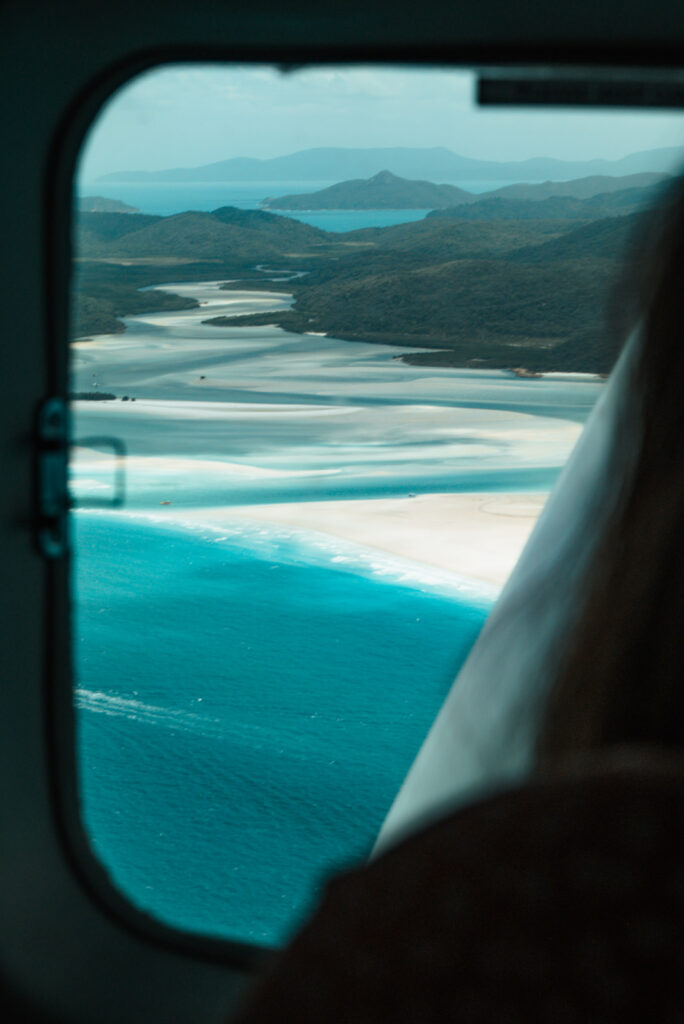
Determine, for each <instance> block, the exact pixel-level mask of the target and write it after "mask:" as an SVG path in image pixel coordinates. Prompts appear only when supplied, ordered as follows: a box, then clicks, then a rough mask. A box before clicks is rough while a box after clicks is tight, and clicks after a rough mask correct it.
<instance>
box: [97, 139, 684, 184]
mask: <svg viewBox="0 0 684 1024" xmlns="http://www.w3.org/2000/svg"><path fill="white" fill-rule="evenodd" d="M683 161H684V151H683V150H681V149H679V148H676V147H669V148H666V149H653V150H644V151H641V152H638V153H630V154H628V155H627V156H624V157H621V158H620V159H618V160H603V159H595V160H556V159H554V158H551V157H533V158H532V159H529V160H515V161H495V160H476V159H473V158H472V157H466V156H460V155H459V154H458V153H454V152H453V151H452V150H450V149H446V148H445V147H444V146H437V147H433V148H429V149H427V148H426V149H412V148H408V147H385V148H376V149H345V148H339V147H338V148H333V147H319V148H316V149H304V150H300V151H299V152H297V153H290V154H288V155H287V156H279V157H274V158H272V159H270V160H260V159H256V158H254V157H234V158H232V159H230V160H220V161H218V162H217V163H211V164H204V165H202V166H200V167H174V168H170V169H168V170H159V171H115V172H114V173H112V174H105V175H103V176H102V177H101V178H99V179H98V180H99V181H120V182H125V181H129V182H132V181H148V182H149V181H178V182H201V181H312V182H314V181H321V182H322V181H336V180H337V181H341V180H345V179H350V178H370V177H372V176H373V175H375V174H378V173H379V172H380V171H381V170H382V169H383V168H387V169H388V170H389V171H391V173H392V174H396V175H399V176H401V177H404V178H421V179H424V180H427V181H435V180H437V181H442V182H458V181H468V180H473V181H475V180H480V181H497V180H508V181H510V180H517V181H521V182H522V181H534V180H540V179H547V178H548V179H551V180H555V181H561V180H563V179H564V178H566V179H567V178H581V177H585V176H587V175H592V174H611V175H624V174H635V173H639V172H642V171H665V172H672V173H674V172H676V171H677V170H678V169H679V165H680V164H681V163H682V162H683Z"/></svg>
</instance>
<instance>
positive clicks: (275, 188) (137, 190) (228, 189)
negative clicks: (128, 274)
mask: <svg viewBox="0 0 684 1024" xmlns="http://www.w3.org/2000/svg"><path fill="white" fill-rule="evenodd" d="M333 184H335V183H334V182H332V181H307V182H303V183H302V182H300V181H267V182H263V181H262V182H253V183H250V182H244V181H237V182H236V181H209V182H206V181H202V182H176V181H173V182H158V181H155V182H111V181H109V182H105V181H95V182H92V183H83V184H81V185H80V186H79V188H78V192H79V194H80V195H97V196H105V197H106V198H107V199H120V200H121V201H122V202H124V203H128V204H129V206H135V207H136V208H137V209H138V210H140V212H141V213H153V214H157V215H159V216H162V217H168V216H170V215H171V214H173V213H183V212H184V211H185V210H203V211H205V212H208V211H210V210H216V209H218V207H219V206H237V207H239V208H240V209H256V208H258V207H259V205H260V203H261V202H263V200H264V199H266V198H267V197H273V196H283V195H292V194H301V193H302V192H317V191H319V190H320V189H323V188H327V187H328V186H329V185H333ZM447 184H455V185H458V186H459V188H464V189H466V191H468V192H477V193H480V192H488V191H490V190H492V189H497V188H502V187H503V186H504V185H512V184H514V182H512V181H458V182H451V183H447ZM273 212H274V213H276V212H278V213H281V215H282V216H284V217H295V218H296V219H297V220H302V221H304V222H305V223H307V224H312V225H313V226H314V227H317V228H323V230H325V231H354V230H356V229H357V228H367V227H389V226H390V225H392V224H404V223H408V222H409V221H413V220H422V218H423V217H424V216H425V214H426V213H427V212H428V211H427V210H304V211H301V212H300V211H295V210H292V211H284V210H283V211H273Z"/></svg>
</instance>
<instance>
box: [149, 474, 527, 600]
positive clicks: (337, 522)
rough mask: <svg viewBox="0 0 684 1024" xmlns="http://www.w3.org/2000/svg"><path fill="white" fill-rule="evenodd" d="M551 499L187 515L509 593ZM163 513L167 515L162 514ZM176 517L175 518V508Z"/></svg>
mask: <svg viewBox="0 0 684 1024" xmlns="http://www.w3.org/2000/svg"><path fill="white" fill-rule="evenodd" d="M546 497H547V495H546V494H535V493H529V494H527V493H525V494H500V493H489V494H486V493H481V494H472V493H469V494H420V495H416V497H413V498H377V499H370V500H369V499H359V500H350V501H309V502H291V503H282V504H274V505H251V506H250V505H247V506H242V507H236V508H203V509H191V510H183V513H182V516H183V519H190V520H192V519H196V520H201V521H202V522H205V523H212V524H215V525H221V524H226V523H228V522H230V523H234V522H235V521H236V520H237V521H240V520H243V521H244V520H247V521H249V522H251V523H254V522H257V523H258V522H263V523H273V524H277V525H279V526H288V527H293V528H295V529H297V530H305V531H315V532H316V533H323V534H328V535H332V536H334V537H339V538H341V539H343V540H346V541H351V542H352V543H354V544H360V545H362V546H364V547H368V548H375V549H377V550H380V551H384V552H388V553H390V554H393V555H398V556H400V557H401V558H408V559H410V560H411V561H414V562H421V563H423V564H425V565H430V566H434V567H435V568H439V569H442V570H445V571H447V572H453V573H456V574H457V575H459V576H466V577H469V578H471V579H474V580H481V581H483V582H486V583H491V584H494V585H495V586H502V585H503V584H504V583H505V581H506V579H507V578H508V575H509V574H510V572H511V570H512V568H513V566H514V565H515V563H516V561H517V559H518V557H519V555H520V553H521V551H522V549H523V547H524V546H525V543H526V541H527V538H528V537H529V535H530V533H531V532H532V528H533V527H534V524H535V522H536V520H537V517H538V516H539V513H540V512H541V510H542V508H543V507H544V502H545V500H546ZM160 511H161V510H160ZM168 511H169V517H170V518H171V517H172V516H173V514H174V513H173V511H172V508H169V510H168Z"/></svg>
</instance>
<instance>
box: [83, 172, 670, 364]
mask: <svg viewBox="0 0 684 1024" xmlns="http://www.w3.org/2000/svg"><path fill="white" fill-rule="evenodd" d="M661 179H662V176H658V178H657V180H656V181H651V182H650V183H649V182H646V183H644V182H642V183H640V184H638V185H632V186H631V187H624V186H625V179H624V178H623V179H619V178H617V179H611V185H612V186H613V187H611V188H610V189H604V191H598V192H592V191H591V190H592V188H599V189H600V188H601V187H602V186H603V185H604V184H605V180H604V181H601V179H597V182H598V184H596V183H595V184H594V185H593V186H587V184H586V182H587V179H584V184H579V183H572V182H571V183H569V185H570V186H571V189H570V191H568V192H567V193H566V194H565V195H559V194H558V193H556V192H555V191H554V189H553V188H551V189H549V188H548V187H547V186H545V185H540V186H513V188H514V189H523V190H524V191H523V193H522V195H521V194H520V193H518V194H511V191H510V190H508V191H507V190H506V189H503V190H499V195H498V196H497V195H490V196H489V197H486V198H478V197H475V199H474V200H473V201H469V202H467V203H460V204H458V205H456V206H453V207H450V208H448V209H445V210H436V211H435V212H434V213H432V214H430V215H429V216H427V217H426V218H425V219H424V220H420V221H415V222H412V223H409V224H399V225H395V226H393V227H386V228H366V229H364V230H360V231H352V232H347V233H344V234H340V233H332V232H325V231H321V230H319V229H317V228H314V227H311V226H310V225H308V224H304V223H301V222H299V221H297V220H294V219H292V218H288V217H285V216H278V215H276V214H272V213H268V212H266V211H263V210H239V209H236V208H234V207H223V208H221V209H219V210H215V211H214V212H213V213H196V212H188V213H183V214H177V215H174V216H171V217H156V216H149V215H143V214H135V213H126V214H122V213H106V212H105V213H81V214H79V216H78V221H77V255H76V260H75V289H74V315H73V330H72V334H73V336H74V337H84V336H90V335H92V334H95V333H107V332H112V331H117V330H123V329H124V325H123V324H122V322H121V319H120V318H121V317H122V316H125V315H127V314H135V313H143V312H153V311H155V310H160V309H183V308H190V307H192V306H194V305H195V303H194V302H193V301H192V300H189V299H184V298H180V297H179V296H176V295H173V294H171V293H170V292H167V291H140V289H141V288H145V287H149V286H152V285H159V284H163V283H165V282H168V281H170V280H171V281H172V280H174V279H175V280H183V281H192V280H197V281H200V280H225V281H226V284H225V285H224V286H223V287H225V288H240V289H244V288H246V287H247V288H249V287H256V288H262V289H263V288H267V289H268V290H280V291H284V292H288V293H291V294H292V295H293V296H294V300H295V301H294V304H293V306H292V307H291V308H290V309H287V310H284V311H280V312H276V313H273V312H272V313H268V314H265V315H258V316H250V317H229V318H227V317H221V318H217V319H214V320H208V321H206V322H208V323H216V324H217V325H218V326H225V325H258V324H259V323H266V322H267V323H276V324H279V325H281V326H282V327H283V328H285V329H287V330H289V331H295V332H300V333H309V332H316V333H319V334H323V333H327V334H331V335H334V336H335V337H338V338H342V339H348V340H352V341H367V342H375V343H379V344H391V345H398V346H403V347H406V348H407V349H411V350H412V351H410V352H407V354H406V356H404V357H403V358H405V359H406V360H407V361H409V362H411V363H419V364H425V365H433V366H471V367H481V368H520V367H523V368H525V369H527V370H528V371H530V372H542V371H549V370H566V371H583V372H592V373H606V372H608V371H609V370H610V368H611V365H612V363H613V361H614V358H615V354H616V351H617V347H618V339H619V334H620V331H619V330H618V329H614V328H615V327H616V325H615V324H613V323H612V319H611V312H610V309H609V308H608V307H609V297H610V294H611V289H612V285H613V282H614V281H615V280H616V278H617V277H618V276H619V273H620V268H621V263H622V261H623V258H624V253H625V250H626V247H627V248H628V246H629V240H630V237H631V236H632V235H633V233H634V231H635V229H636V228H637V225H638V223H639V219H640V217H641V216H643V214H642V210H643V208H644V207H645V206H646V205H647V204H648V203H650V202H652V201H653V200H654V199H655V198H657V194H658V190H659V189H660V188H661V187H662V183H661ZM566 184H567V183H566ZM573 188H574V194H573V191H572V189H573ZM535 189H537V190H538V191H537V192H535V191H534V190H535ZM587 191H588V192H589V194H588V195H587V194H586V192H587ZM478 211H479V212H478ZM258 268H262V269H258ZM263 268H272V271H270V272H268V273H267V274H265V273H264V271H263ZM280 270H282V271H303V272H304V273H303V274H302V276H300V277H297V278H290V277H288V276H287V275H286V274H283V275H278V274H277V273H276V271H280ZM274 277H275V278H278V277H280V279H279V280H270V279H269V278H274ZM624 301H625V300H624V297H623V298H622V299H621V303H622V305H623V310H622V312H623V314H624ZM621 323H622V321H620V324H618V325H617V326H618V327H619V326H621ZM420 350H422V351H420Z"/></svg>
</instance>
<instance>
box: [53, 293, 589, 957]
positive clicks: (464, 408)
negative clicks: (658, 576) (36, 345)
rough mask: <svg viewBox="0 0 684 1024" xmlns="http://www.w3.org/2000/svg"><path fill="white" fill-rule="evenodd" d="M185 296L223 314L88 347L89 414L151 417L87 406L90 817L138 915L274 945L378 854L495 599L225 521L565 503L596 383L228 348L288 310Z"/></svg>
mask: <svg viewBox="0 0 684 1024" xmlns="http://www.w3.org/2000/svg"><path fill="white" fill-rule="evenodd" d="M173 289H174V290H177V291H182V293H183V294H192V295H194V296H195V297H197V298H198V299H199V301H201V302H202V303H203V304H204V305H203V306H202V307H201V309H200V310H191V311H186V312H181V313H174V314H164V315H161V314H153V315H150V316H146V317H136V318H130V319H129V321H128V330H127V332H126V333H125V334H124V335H116V336H103V337H100V338H98V339H96V340H95V341H94V342H88V343H80V344H77V345H76V346H75V347H74V378H75V379H74V387H75V389H77V390H88V389H89V388H90V387H92V386H93V385H94V384H95V383H97V386H98V387H99V388H100V389H101V390H104V391H113V392H114V393H115V394H117V395H119V396H121V395H123V394H128V395H129V397H135V398H136V401H135V402H130V401H129V402H125V403H124V402H121V401H116V402H97V403H94V402H77V403H75V409H74V434H75V438H76V440H77V441H78V440H81V442H82V447H81V448H80V449H79V450H78V455H77V458H76V459H75V461H74V464H73V467H72V468H73V477H74V490H75V492H76V494H77V496H78V498H79V501H80V503H81V505H82V506H85V507H83V508H81V510H79V511H77V512H76V513H75V514H74V516H73V517H72V530H73V539H74V547H75V577H74V603H75V612H76V624H77V633H76V645H75V669H76V688H77V690H76V704H77V708H78V726H79V749H80V753H81V762H80V777H81V788H82V800H83V812H84V817H85V821H86V826H87V829H88V831H89V833H90V835H91V837H92V842H93V845H94V846H95V848H96V850H97V851H98V853H99V855H100V857H101V859H102V860H103V862H104V864H105V865H106V866H107V868H108V870H109V871H110V873H111V875H112V878H113V880H114V882H115V884H117V885H119V886H120V887H121V888H122V889H123V890H124V891H125V892H126V894H127V895H128V896H129V897H130V898H132V899H133V900H134V902H135V903H137V904H138V905H139V906H141V907H143V908H145V909H148V910H150V911H151V912H153V913H154V914H156V915H158V916H160V917H161V918H163V919H164V920H166V921H169V922H171V923H174V924H176V925H179V926H181V927H186V928H190V929H192V930H200V931H207V932H209V933H213V934H218V935H224V936H228V937H232V938H239V939H248V940H250V941H256V942H262V943H265V944H273V943H277V942H278V941H280V940H281V939H282V938H283V936H284V935H285V934H287V932H288V931H289V930H290V929H291V928H292V927H293V926H294V924H295V923H296V922H297V921H298V920H299V919H300V918H301V916H302V914H303V913H304V911H305V909H306V907H307V906H308V905H309V903H310V901H311V900H312V899H313V898H314V897H315V893H316V890H317V886H318V884H319V882H320V880H321V879H322V878H323V877H324V876H326V875H327V874H328V873H329V872H330V871H331V870H332V869H334V868H335V867H339V866H343V865H344V864H347V863H349V862H350V861H351V860H353V859H355V858H358V857H360V856H363V855H364V854H365V852H366V851H367V850H368V849H369V848H370V846H371V845H372V843H373V840H374V838H375V835H376V834H377V831H378V828H379V826H380V824H381V822H382V819H383V817H384V814H385V813H386V811H387V809H388V808H389V804H390V803H391V801H392V798H393V796H394V794H395V792H396V790H397V788H398V786H399V784H400V782H401V781H402V779H403V776H404V773H405V771H406V770H407V768H408V767H409V765H410V762H411V760H412V758H413V756H414V754H415V753H416V752H417V749H418V747H419V745H420V743H421V740H422V738H423V737H424V735H425V732H426V731H427V728H428V726H429V724H430V722H431V721H432V719H433V717H434V715H435V713H436V711H437V710H438V708H439V706H440V704H441V702H442V700H443V698H444V696H445V695H446V692H447V691H448V688H449V686H450V684H451V681H452V679H453V677H454V675H455V673H456V671H457V669H458V667H459V665H460V664H461V662H462V661H463V659H464V658H465V657H466V655H467V651H468V650H469V648H470V646H471V644H472V642H473V641H474V639H475V637H476V635H477V633H478V631H479V629H480V627H481V625H482V623H483V622H484V619H485V617H486V614H487V611H488V609H489V607H490V606H491V601H492V599H493V598H494V596H495V594H496V588H493V587H492V586H491V585H488V584H485V583H482V582H481V581H478V580H477V579H475V578H472V577H470V578H468V579H464V578H463V576H462V575H459V573H458V572H457V571H453V569H452V570H451V571H440V570H435V569H434V568H428V567H426V565H422V564H419V563H416V562H411V561H410V560H407V559H402V558H401V557H397V556H396V555H394V556H392V555H387V554H386V553H383V552H382V551H381V550H379V548H381V547H382V543H381V540H382V538H381V536H380V535H379V536H378V547H377V548H376V547H374V546H372V545H371V546H370V547H368V546H360V545H358V544H352V543H349V542H348V541H345V540H344V538H343V536H335V535H334V531H332V535H331V534H330V533H326V534H321V533H317V532H316V531H315V530H314V531H313V532H307V531H306V530H301V529H299V530H292V529H288V528H287V527H286V526H284V525H282V524H281V525H278V524H274V523H264V522H259V521H256V520H255V521H254V522H249V521H245V520H244V519H243V520H241V521H239V522H237V521H236V522H234V523H231V522H230V516H228V521H227V520H226V517H225V515H223V516H222V517H218V518H215V519H214V520H212V514H213V513H212V510H214V514H215V510H216V509H217V508H218V509H221V510H222V512H223V513H225V512H226V509H228V512H229V510H230V508H231V507H237V506H240V507H242V506H249V505H250V503H255V502H261V503H265V504H266V505H269V504H270V505H278V504H282V503H283V502H288V503H291V504H293V505H299V506H301V507H305V506H307V505H308V504H311V503H312V502H315V501H318V502H320V501H321V499H323V500H324V502H326V501H327V502H333V501H338V502H339V501H340V500H342V501H343V502H344V501H347V502H348V503H349V505H350V508H351V504H352V503H351V502H349V499H360V498H379V497H382V499H383V500H385V499H388V498H390V499H395V498H396V500H397V501H398V502H402V501H403V502H404V503H406V499H407V496H408V495H412V494H417V495H419V496H420V495H423V494H430V495H433V496H434V495H438V494H448V493H450V492H451V493H454V492H473V491H474V492H485V491H487V492H496V491H500V492H502V491H510V492H518V493H520V492H524V491H547V490H548V489H549V488H550V486H551V485H552V483H553V481H554V479H555V478H556V476H557V475H558V473H559V472H560V469H561V467H562V465H563V463H564V461H565V459H566V458H567V455H568V453H569V451H570V450H571V448H572V446H573V444H574V442H575V440H576V438H577V436H578V433H579V430H580V424H581V422H582V421H583V420H584V419H585V418H586V416H587V415H588V412H589V410H590V409H591V406H592V405H593V403H594V401H595V399H596V397H597V396H598V394H599V393H600V391H601V384H600V383H599V382H597V381H596V380H595V379H592V378H587V379H580V380H577V379H571V378H567V377H562V376H555V377H553V378H549V379H545V380H520V379H516V378H515V377H514V376H513V375H511V374H507V373H504V372H494V373H492V372H489V373H487V372H478V371H472V370H471V371H461V370H434V369H431V368H418V367H410V366H407V365H405V364H403V363H402V362H401V361H400V360H398V359H397V358H395V357H396V356H397V355H401V353H402V352H403V351H405V350H401V349H393V348H389V347H384V346H383V347H380V346H372V345H366V344H362V343H350V342H343V341H338V340H336V339H332V338H325V337H321V336H318V335H308V336H297V335H288V334H286V333H285V332H283V331H281V330H279V329H277V328H268V327H266V328H263V327H261V328H246V329H245V328H228V329H226V328H221V329H218V328H216V327H211V326H207V325H204V324H202V322H201V321H202V319H205V318H206V317H207V316H211V315H218V314H219V313H222V312H225V311H227V310H232V311H236V310H240V311H245V310H246V309H249V308H261V309H264V308H274V306H277V305H282V304H283V303H287V302H288V301H289V300H288V299H287V298H284V297H283V296H282V295H273V294H269V293H260V294H259V293H257V294H255V293H253V292H245V293H237V294H235V293H227V292H221V291H220V290H219V289H218V286H217V284H211V283H209V284H202V285H197V284H192V285H181V286H175V285H174V286H173ZM103 434H104V435H107V434H108V435H113V436H116V437H117V438H120V439H122V440H123V441H124V442H125V444H126V446H127V450H128V453H129V457H128V459H127V463H126V475H127V483H128V494H127V501H126V507H125V508H124V509H123V511H121V512H104V511H101V510H88V508H87V505H88V501H89V500H91V499H92V498H93V497H96V498H102V497H107V495H108V494H110V493H111V490H110V488H111V479H112V463H111V459H110V458H108V456H107V455H106V448H105V447H103V446H101V445H97V444H96V445H92V444H91V445H89V444H88V442H87V441H84V439H85V438H87V437H88V436H90V435H103ZM431 500H432V499H431ZM420 501H422V498H420V497H418V498H417V499H416V500H415V502H414V505H416V506H418V505H419V503H420ZM167 502H168V503H169V504H167ZM162 504H163V507H162ZM390 505H391V507H390V508H389V511H388V515H390V516H392V515H395V514H396V512H395V511H393V510H395V506H394V505H392V504H391V502H390ZM409 505H410V507H411V508H413V507H414V505H412V504H411V503H410V502H409ZM312 507H313V506H312ZM320 507H323V508H325V504H324V505H323V506H320ZM338 507H341V508H343V509H345V508H346V507H347V506H346V505H344V504H343V505H340V506H338ZM397 507H398V506H397ZM205 513H206V514H205ZM350 514H351V512H350ZM357 514H358V513H357ZM192 515H194V516H195V519H194V520H193V519H192ZM444 528H445V529H446V530H447V531H448V533H450V534H454V533H456V534H458V530H459V526H458V523H457V522H453V523H449V522H446V523H445V524H444Z"/></svg>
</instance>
